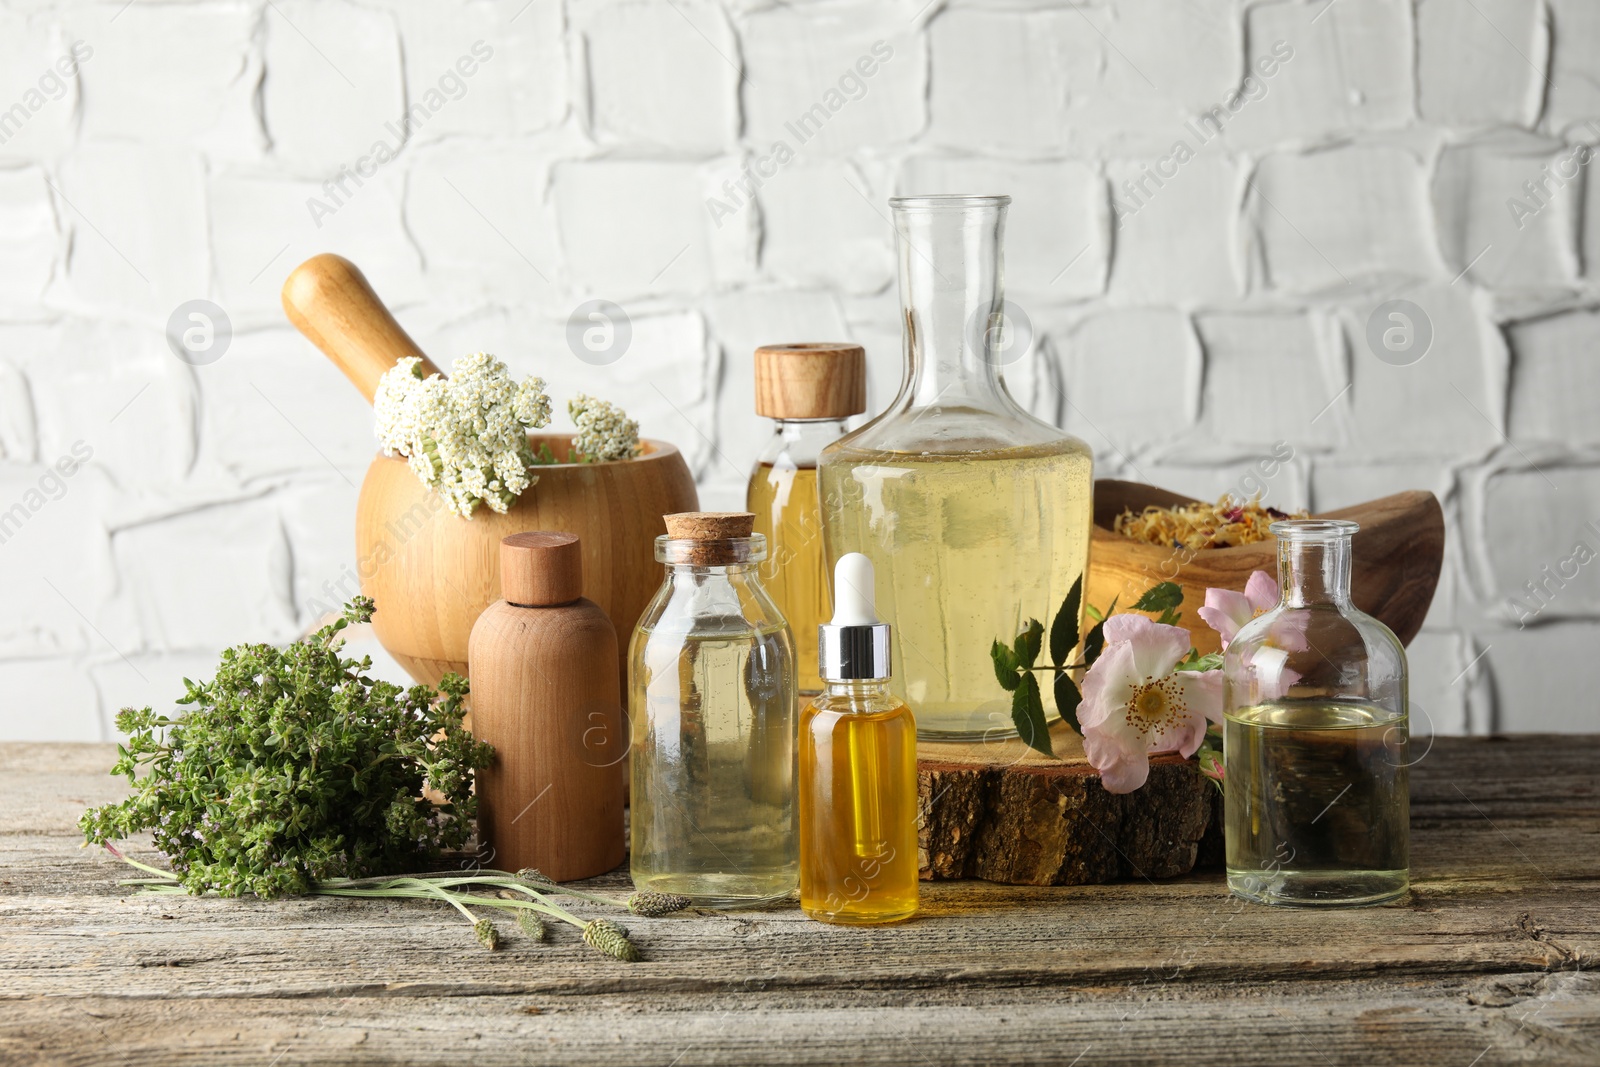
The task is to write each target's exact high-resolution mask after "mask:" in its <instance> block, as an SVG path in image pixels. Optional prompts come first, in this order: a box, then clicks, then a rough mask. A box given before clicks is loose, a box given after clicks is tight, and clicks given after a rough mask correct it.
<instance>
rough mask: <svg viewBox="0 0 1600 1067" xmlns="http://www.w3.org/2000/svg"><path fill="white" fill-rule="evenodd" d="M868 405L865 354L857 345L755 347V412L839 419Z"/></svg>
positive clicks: (817, 344)
mask: <svg viewBox="0 0 1600 1067" xmlns="http://www.w3.org/2000/svg"><path fill="white" fill-rule="evenodd" d="M865 410H867V354H866V352H865V351H864V350H863V349H862V347H861V346H860V345H852V344H846V343H826V342H822V343H811V344H792V345H762V346H761V347H760V348H758V349H756V414H757V415H765V416H766V417H767V418H769V419H844V418H849V417H850V416H851V415H856V414H859V413H860V412H863V411H865Z"/></svg>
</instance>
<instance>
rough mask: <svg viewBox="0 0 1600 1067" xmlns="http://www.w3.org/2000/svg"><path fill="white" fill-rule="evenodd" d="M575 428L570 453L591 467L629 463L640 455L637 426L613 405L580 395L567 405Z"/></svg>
mask: <svg viewBox="0 0 1600 1067" xmlns="http://www.w3.org/2000/svg"><path fill="white" fill-rule="evenodd" d="M567 414H569V415H571V416H572V421H573V422H574V423H576V424H577V427H578V434H577V436H576V437H574V438H573V439H572V450H573V451H574V452H577V453H579V454H580V455H582V456H583V458H584V459H585V460H587V461H588V462H591V463H604V462H607V461H609V460H614V459H629V458H631V457H632V456H634V455H636V454H637V453H638V451H639V424H638V423H637V422H634V421H633V420H632V419H630V418H628V415H627V413H626V412H624V411H623V410H622V409H621V408H619V407H617V405H615V404H611V403H607V402H606V401H604V400H596V399H594V398H593V397H591V396H585V395H584V394H583V393H579V394H578V395H577V396H575V397H573V398H572V399H571V400H569V401H567Z"/></svg>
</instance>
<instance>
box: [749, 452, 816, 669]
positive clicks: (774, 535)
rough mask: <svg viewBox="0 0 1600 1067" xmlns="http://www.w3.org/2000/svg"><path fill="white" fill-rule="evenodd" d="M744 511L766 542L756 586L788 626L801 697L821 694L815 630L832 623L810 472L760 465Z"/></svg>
mask: <svg viewBox="0 0 1600 1067" xmlns="http://www.w3.org/2000/svg"><path fill="white" fill-rule="evenodd" d="M745 510H746V511H748V512H750V513H751V514H753V515H754V516H755V517H756V523H755V532H756V533H758V534H762V535H764V536H765V537H766V539H767V558H766V559H765V560H764V561H763V562H762V564H761V584H762V585H763V586H765V587H766V590H767V595H769V596H770V597H772V599H773V601H774V602H775V603H776V604H777V605H778V610H779V611H781V612H783V617H784V618H785V619H787V620H788V621H789V629H790V631H791V632H792V633H793V634H794V644H795V665H796V672H797V674H798V676H799V683H800V691H801V692H802V693H808V694H809V693H818V692H821V691H822V679H821V678H820V677H819V676H818V674H817V627H818V626H819V625H821V624H822V623H824V622H827V621H828V619H829V618H831V617H832V614H833V608H832V605H831V604H830V603H829V601H828V572H827V561H826V560H825V559H824V558H823V551H822V518H821V514H820V508H819V504H818V498H817V469H816V468H815V467H795V466H792V465H789V466H774V465H773V464H771V463H762V464H760V465H759V466H757V467H756V472H755V473H754V474H753V475H751V476H750V486H749V489H748V490H747V491H746V493H745Z"/></svg>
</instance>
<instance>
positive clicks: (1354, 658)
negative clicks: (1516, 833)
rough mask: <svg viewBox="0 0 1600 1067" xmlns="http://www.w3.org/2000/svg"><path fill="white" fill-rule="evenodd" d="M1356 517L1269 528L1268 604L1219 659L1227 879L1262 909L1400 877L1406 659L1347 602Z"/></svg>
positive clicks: (1355, 896)
mask: <svg viewBox="0 0 1600 1067" xmlns="http://www.w3.org/2000/svg"><path fill="white" fill-rule="evenodd" d="M1356 528H1357V527H1356V524H1355V523H1353V522H1345V521H1340V520H1334V519H1301V520H1293V521H1285V522H1276V523H1273V524H1272V532H1273V534H1274V535H1275V536H1276V537H1277V538H1278V575H1279V578H1278V581H1279V583H1280V585H1281V588H1282V599H1281V600H1280V602H1279V603H1278V605H1277V606H1276V607H1274V608H1272V609H1271V610H1269V611H1267V612H1266V613H1265V614H1262V615H1260V616H1259V617H1258V618H1256V619H1254V620H1252V621H1251V622H1249V623H1246V624H1245V626H1244V627H1242V628H1241V629H1240V630H1239V633H1238V635H1237V636H1236V637H1234V639H1233V640H1232V641H1231V642H1230V643H1229V645H1228V650H1227V652H1226V653H1225V654H1224V658H1223V701H1224V705H1223V710H1224V715H1225V718H1224V723H1223V765H1224V770H1225V773H1224V779H1225V782H1226V793H1227V799H1226V801H1225V807H1226V816H1227V817H1226V820H1225V830H1226V849H1227V865H1228V887H1229V888H1230V889H1231V890H1233V892H1234V893H1235V894H1237V895H1239V896H1241V897H1244V898H1245V899H1247V900H1254V901H1258V902H1261V903H1267V904H1299V905H1317V904H1336V905H1337V904H1376V903H1381V902H1383V901H1386V900H1392V899H1394V898H1395V897H1398V896H1400V895H1401V894H1402V893H1404V892H1405V890H1406V886H1407V884H1408V881H1409V869H1408V868H1409V861H1408V843H1409V833H1410V802H1409V795H1408V792H1407V788H1408V777H1409V772H1408V769H1407V768H1408V766H1409V762H1410V761H1409V760H1408V759H1407V748H1408V745H1407V725H1408V708H1407V703H1406V701H1407V694H1406V657H1405V652H1404V650H1403V649H1402V647H1401V645H1400V642H1399V640H1398V639H1396V637H1395V635H1394V634H1393V633H1391V632H1390V631H1389V628H1388V627H1386V626H1384V625H1383V623H1381V622H1379V621H1378V620H1377V619H1374V618H1373V617H1372V616H1370V615H1367V614H1366V613H1364V612H1362V611H1360V610H1359V609H1357V608H1356V607H1355V606H1354V605H1353V604H1352V603H1351V602H1350V560H1351V536H1352V535H1353V534H1354V533H1355V532H1356Z"/></svg>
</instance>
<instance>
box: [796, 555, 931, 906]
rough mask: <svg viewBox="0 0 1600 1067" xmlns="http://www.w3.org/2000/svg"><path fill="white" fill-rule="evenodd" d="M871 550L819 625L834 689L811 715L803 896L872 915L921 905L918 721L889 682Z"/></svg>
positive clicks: (850, 564)
mask: <svg viewBox="0 0 1600 1067" xmlns="http://www.w3.org/2000/svg"><path fill="white" fill-rule="evenodd" d="M873 585H874V576H873V569H872V561H871V560H869V559H868V558H867V557H866V556H864V555H862V554H861V553H859V552H850V553H847V554H845V555H844V556H841V557H840V559H839V563H838V565H837V566H836V567H835V568H834V575H833V602H834V612H833V621H832V622H829V623H825V624H824V625H822V626H819V627H818V636H819V644H820V646H821V648H820V654H819V657H818V658H819V660H820V662H821V666H822V677H823V680H824V681H825V683H826V684H827V689H826V690H825V691H824V692H823V693H822V694H821V695H820V696H818V697H816V698H815V699H814V700H812V702H811V703H810V704H809V705H807V706H806V709H805V710H804V711H803V712H801V714H800V907H801V908H802V909H803V910H804V911H805V913H806V914H807V915H809V916H811V918H813V919H818V920H821V921H822V922H829V923H843V924H852V925H873V924H878V923H892V922H899V921H900V920H902V919H908V918H910V917H911V916H912V915H914V914H915V913H916V910H917V892H918V890H917V724H916V720H915V718H914V717H913V716H912V714H911V709H910V708H909V707H907V706H906V704H905V702H904V701H902V700H901V699H900V698H899V697H897V696H895V695H894V694H893V693H891V692H890V691H889V676H890V673H891V672H890V669H889V668H890V664H889V627H888V626H887V625H886V624H884V623H883V622H881V621H879V619H878V616H877V611H876V608H875V606H874V595H873V592H874V591H873Z"/></svg>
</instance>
